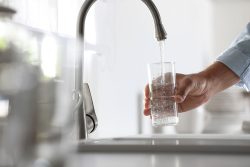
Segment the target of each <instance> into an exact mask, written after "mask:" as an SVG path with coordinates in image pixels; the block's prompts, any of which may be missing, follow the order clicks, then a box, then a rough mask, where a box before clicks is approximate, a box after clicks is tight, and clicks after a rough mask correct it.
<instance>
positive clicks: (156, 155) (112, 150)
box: [67, 135, 250, 167]
mask: <svg viewBox="0 0 250 167" xmlns="http://www.w3.org/2000/svg"><path fill="white" fill-rule="evenodd" d="M151 140H152V141H154V142H155V143H154V144H153V145H152V144H149V143H150V142H149V141H151ZM152 141H151V142H152ZM173 141H178V143H176V142H173ZM148 142H149V143H148ZM249 143H250V136H249V135H195V136H194V135H177V136H169V135H168V136H162V135H160V136H137V137H132V138H113V139H107V140H96V141H95V140H93V141H91V140H90V142H85V143H84V142H83V143H81V145H80V148H82V149H80V152H79V153H78V154H75V155H74V156H72V157H71V159H70V160H68V161H67V162H68V163H69V165H68V166H70V167H80V166H81V167H82V166H84V167H85V166H86V167H168V166H169V167H224V166H225V167H250V151H247V150H248V149H249V147H250V144H249ZM126 147H128V148H127V149H126ZM133 147H134V149H132V148H133ZM143 147H148V148H149V149H147V150H146V149H143ZM155 148H160V149H155ZM183 148H185V149H183ZM211 148H212V149H211ZM230 148H231V149H230ZM119 149H120V151H119ZM171 149H172V150H171Z"/></svg>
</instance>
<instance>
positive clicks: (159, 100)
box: [148, 62, 179, 127]
mask: <svg viewBox="0 0 250 167" xmlns="http://www.w3.org/2000/svg"><path fill="white" fill-rule="evenodd" d="M148 77H149V90H150V108H151V117H152V125H153V126H156V127H157V126H164V125H176V124H177V123H178V121H179V118H178V111H177V105H176V102H175V100H174V93H175V78H176V77H175V63H174V62H163V63H152V64H148Z"/></svg>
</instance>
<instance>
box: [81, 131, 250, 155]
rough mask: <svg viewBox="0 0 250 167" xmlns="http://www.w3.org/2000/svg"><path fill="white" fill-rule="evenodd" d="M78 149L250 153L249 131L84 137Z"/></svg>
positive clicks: (97, 150) (88, 150) (89, 150)
mask: <svg viewBox="0 0 250 167" xmlns="http://www.w3.org/2000/svg"><path fill="white" fill-rule="evenodd" d="M78 151H79V152H216V153H220V152H223V153H225V152H226V153H236V152H237V153H250V135H217V134H216V135H210V134H209V135H189V134H188V135H153V136H145V135H143V136H133V137H124V138H107V139H90V140H87V141H81V142H80V143H79V145H78Z"/></svg>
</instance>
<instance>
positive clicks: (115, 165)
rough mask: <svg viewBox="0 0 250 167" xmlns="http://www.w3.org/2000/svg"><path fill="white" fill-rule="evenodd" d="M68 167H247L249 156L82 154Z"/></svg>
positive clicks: (72, 159) (75, 157) (72, 160)
mask: <svg viewBox="0 0 250 167" xmlns="http://www.w3.org/2000/svg"><path fill="white" fill-rule="evenodd" d="M68 162H69V164H70V165H69V166H70V167H83V166H84V167H85V166H86V167H168V166H169V167H224V166H225V167H249V166H250V154H208V153H185V154H184V153H153V154H150V153H84V154H83V153H82V154H78V155H75V156H73V157H72V158H71V160H70V161H68Z"/></svg>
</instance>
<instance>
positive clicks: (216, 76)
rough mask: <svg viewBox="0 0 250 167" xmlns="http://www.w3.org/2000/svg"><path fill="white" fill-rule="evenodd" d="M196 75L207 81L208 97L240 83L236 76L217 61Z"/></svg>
mask: <svg viewBox="0 0 250 167" xmlns="http://www.w3.org/2000/svg"><path fill="white" fill-rule="evenodd" d="M198 75H200V76H202V77H204V78H206V79H207V81H208V87H209V88H208V89H209V90H210V95H214V94H216V93H218V92H220V91H223V90H224V89H226V88H229V87H231V86H232V85H234V84H236V83H238V82H239V81H240V78H239V76H238V75H236V74H235V73H234V72H233V71H232V70H231V69H230V68H228V67H227V66H226V65H224V64H223V63H221V62H218V61H216V62H215V63H214V64H212V65H210V66H209V67H208V68H207V69H205V70H204V71H202V72H200V73H199V74H198Z"/></svg>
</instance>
